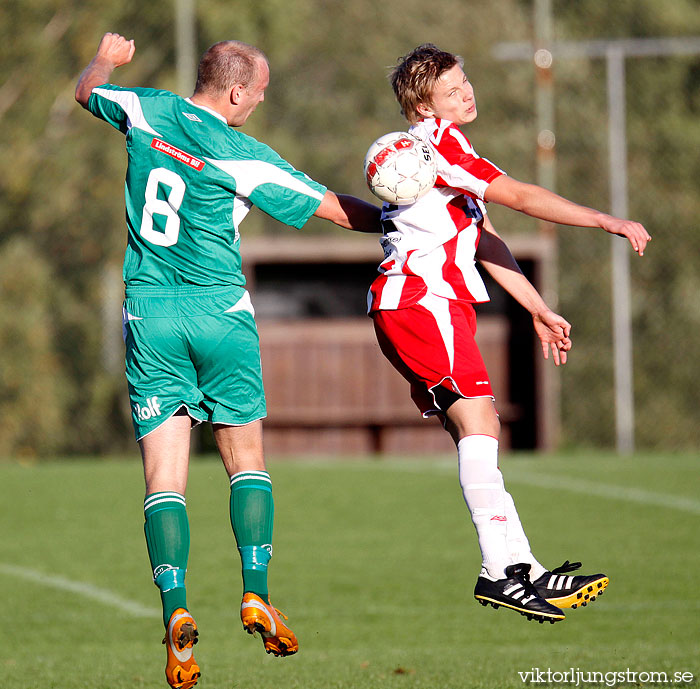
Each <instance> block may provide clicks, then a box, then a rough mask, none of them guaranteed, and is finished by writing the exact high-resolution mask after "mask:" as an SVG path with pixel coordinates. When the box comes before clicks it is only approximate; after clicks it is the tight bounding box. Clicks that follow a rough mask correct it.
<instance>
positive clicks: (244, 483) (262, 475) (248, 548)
mask: <svg viewBox="0 0 700 689" xmlns="http://www.w3.org/2000/svg"><path fill="white" fill-rule="evenodd" d="M230 512H231V526H232V527H233V533H234V535H235V536H236V543H237V544H238V552H239V553H240V555H241V568H242V573H243V591H244V592H246V593H247V592H250V593H255V594H257V595H258V596H260V597H261V598H262V599H263V600H264V601H265V602H266V603H269V602H270V599H269V594H268V589H267V564H268V562H269V561H270V557H272V524H273V521H274V513H275V505H274V501H273V499H272V482H271V481H270V475H269V474H268V473H267V472H266V471H241V472H239V473H237V474H234V475H233V476H232V477H231V502H230Z"/></svg>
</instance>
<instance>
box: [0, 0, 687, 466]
mask: <svg viewBox="0 0 700 689" xmlns="http://www.w3.org/2000/svg"><path fill="white" fill-rule="evenodd" d="M552 20H553V36H554V38H555V39H557V40H584V39H597V38H608V39H609V38H633V37H634V38H636V37H680V36H697V35H700V3H699V2H698V0H666V1H661V2H660V1H659V0H618V2H615V3H609V2H607V0H578V1H577V2H575V3H572V2H568V1H565V0H553V2H552ZM195 26H196V41H197V46H196V48H197V53H198V54H199V53H201V52H202V51H203V50H205V49H206V48H207V47H208V46H209V45H211V44H212V43H214V42H216V41H219V40H223V39H228V38H237V39H240V40H244V41H247V42H249V43H253V44H255V45H257V46H259V47H260V48H261V49H263V50H264V51H265V53H266V54H267V55H268V57H269V59H270V63H271V68H272V79H271V83H270V87H269V89H268V92H267V94H266V99H265V103H264V104H263V105H262V106H261V107H260V108H259V109H258V110H257V111H256V113H255V115H254V116H253V117H252V118H251V120H250V122H249V124H248V125H246V127H245V129H244V131H246V132H247V133H249V134H251V135H253V136H255V137H257V138H259V139H261V140H263V141H265V142H266V143H268V144H269V145H271V146H272V147H273V148H275V149H276V150H277V151H278V152H279V153H280V154H281V155H282V156H284V157H285V158H287V159H288V160H289V161H290V162H292V163H293V164H294V165H295V166H296V167H297V168H299V169H302V170H304V171H305V172H307V173H308V174H309V175H310V176H312V177H314V178H315V179H318V180H319V181H321V182H323V183H324V184H326V185H328V186H329V187H330V188H331V189H333V190H335V191H339V192H345V193H352V194H355V195H357V196H360V197H363V198H365V199H367V200H371V196H370V194H369V192H368V191H367V189H366V188H365V185H364V180H363V176H362V160H363V157H364V153H365V151H366V150H367V147H368V145H369V143H371V142H372V141H373V140H374V139H375V138H377V136H379V135H381V134H383V133H385V132H387V131H392V130H395V129H401V128H404V127H405V124H404V121H403V120H402V118H401V116H400V114H399V110H398V107H397V105H396V103H395V101H394V99H393V95H392V93H391V89H390V87H389V86H388V83H387V80H386V74H387V72H388V70H389V68H390V67H391V66H392V65H394V64H395V62H396V59H397V58H398V57H399V56H401V55H403V54H405V53H406V52H408V51H409V50H410V49H412V48H413V47H414V46H416V45H418V44H419V43H423V42H426V41H432V42H435V43H437V44H438V45H439V46H441V47H443V48H444V49H446V50H450V51H452V52H456V53H459V54H461V55H462V56H463V57H464V58H465V71H466V72H467V74H468V75H469V76H470V79H471V80H472V83H473V84H474V88H475V90H476V94H477V99H478V103H479V113H480V117H479V119H478V120H477V121H476V122H475V123H474V124H473V125H472V126H470V128H469V131H468V135H469V137H470V139H471V140H472V142H473V144H474V146H475V148H476V150H477V151H478V152H479V153H480V154H481V155H483V156H485V157H487V158H489V159H491V160H493V161H494V162H495V163H497V164H498V165H499V166H501V167H503V168H504V169H505V170H506V171H507V172H508V173H509V174H511V175H513V176H514V177H516V178H518V179H521V180H524V181H535V180H536V135H537V128H536V122H535V119H536V118H535V70H534V67H533V64H532V63H531V62H528V61H522V62H499V61H497V60H496V59H495V58H494V55H493V53H492V48H493V46H494V45H495V44H496V43H497V42H502V41H529V40H532V37H533V0H497V1H495V2H490V3H486V2H480V1H478V0H440V1H439V2H436V3H425V2H423V1H419V0H385V1H384V2H382V3H375V2H370V1H369V0H353V1H352V2H339V1H338V2H336V1H334V0H330V1H328V0H326V1H324V2H322V1H321V0H292V1H289V0H285V1H284V2H283V1H282V0H267V1H266V2H260V3H254V2H236V1H233V2H231V1H230V0H229V1H227V2H220V1H216V0H198V1H197V3H196V18H195ZM106 31H116V32H120V33H123V34H124V35H126V36H127V37H128V38H134V39H135V41H136V46H137V53H136V56H135V59H134V61H133V63H132V64H130V65H128V66H126V67H124V68H121V69H120V70H118V71H117V72H116V73H115V74H114V77H113V80H114V81H115V82H116V83H119V84H122V85H138V86H153V87H159V88H166V89H170V90H175V91H177V90H178V75H177V73H176V67H175V65H176V47H175V45H176V44H175V5H174V3H173V2H166V1H164V0H154V1H153V2H149V3H142V2H136V1H135V0H126V1H122V2H119V3H117V2H110V1H109V0H100V1H99V2H98V1H97V0H81V1H80V2H77V1H74V2H71V1H65V2H50V1H49V0H21V1H19V0H6V1H5V2H3V3H2V5H0V34H1V36H2V40H0V55H1V57H0V64H2V76H0V127H1V128H2V137H0V157H1V159H2V161H3V165H2V166H1V167H0V414H1V416H2V424H0V456H11V455H25V456H42V455H49V454H57V453H58V454H67V453H83V452H84V453H88V452H89V453H94V452H111V451H118V450H122V449H124V448H125V447H129V448H132V449H133V444H132V443H133V441H132V433H131V428H130V423H129V420H128V416H127V414H125V413H124V404H125V399H126V389H125V388H126V386H125V384H124V382H123V374H122V369H121V365H120V363H119V357H120V353H119V347H120V343H119V339H118V332H119V329H118V324H119V323H118V321H119V313H118V308H117V309H116V310H113V309H112V304H113V303H115V301H116V303H117V305H118V299H119V297H118V295H117V296H116V297H115V295H114V293H113V287H111V286H112V285H113V284H114V276H115V274H116V275H118V274H119V270H120V263H121V258H122V252H123V247H124V244H125V230H124V219H123V218H124V211H123V197H122V185H123V175H124V168H125V155H124V150H123V140H122V138H121V136H120V135H119V134H118V133H117V132H114V131H111V130H108V128H106V127H105V125H104V124H102V123H100V122H98V121H97V120H95V119H94V118H92V117H91V116H90V115H88V114H87V113H85V112H83V111H82V110H81V108H80V107H79V106H78V105H77V104H76V103H75V102H74V100H73V90H74V86H75V82H76V79H77V77H78V75H79V73H80V71H81V70H82V69H83V67H84V66H85V65H86V64H87V62H88V61H89V60H90V58H91V57H92V55H93V54H94V51H95V49H96V47H97V44H98V42H99V39H100V37H101V36H102V34H103V33H104V32H106ZM626 68H627V82H626V103H627V128H628V131H627V134H628V161H629V175H630V176H629V209H630V215H631V216H632V217H634V218H635V219H638V220H640V221H642V222H643V223H644V224H645V226H646V227H647V229H648V230H649V231H650V233H651V234H652V236H653V237H654V241H653V242H652V244H651V246H650V247H649V249H648V251H647V254H646V255H645V257H644V258H643V259H641V260H640V259H637V258H635V257H633V258H632V261H631V263H632V316H633V326H634V387H635V402H636V441H637V445H638V447H640V448H645V449H658V448H668V449H681V448H696V447H698V445H699V444H700V443H699V441H700V411H699V410H698V409H699V405H698V393H697V389H696V386H697V382H696V381H697V378H698V373H700V367H699V366H698V355H697V351H698V349H699V348H700V328H699V326H700V272H699V271H698V269H697V264H698V259H697V257H698V254H699V253H700V236H699V235H698V232H697V217H698V216H699V215H700V212H699V211H700V199H699V197H698V193H697V180H698V178H699V177H700V174H699V173H700V169H699V168H700V156H698V151H700V117H698V115H699V112H700V88H699V85H700V56H698V55H695V56H692V55H691V56H685V57H682V56H679V57H645V58H630V59H629V60H627V63H626ZM553 74H554V97H555V131H556V135H557V149H556V155H557V158H556V183H555V186H556V190H557V191H558V192H559V193H562V194H563V195H565V196H567V197H569V198H572V199H573V200H575V201H577V202H580V203H583V204H586V205H591V206H594V207H597V208H600V209H601V210H609V208H610V198H609V191H608V188H609V180H608V163H607V160H608V143H607V142H608V138H607V103H606V92H605V83H606V82H605V79H606V74H605V64H604V61H603V60H590V59H587V58H575V59H566V60H561V61H555V64H554V69H553ZM194 77H195V75H194V74H192V78H191V84H192V85H193V84H194ZM190 93H191V88H189V89H188V91H187V92H186V93H182V95H190ZM492 218H493V220H494V224H495V225H496V228H497V229H499V231H501V233H502V234H503V235H504V236H505V237H506V239H507V238H508V237H509V236H513V235H515V234H517V233H535V232H537V226H536V224H535V222H534V221H533V220H531V219H529V218H526V217H524V216H519V215H518V214H516V213H513V212H510V211H507V210H502V209H492ZM288 232H289V230H287V229H286V228H284V227H282V226H281V225H278V224H276V223H274V222H273V221H270V220H269V219H267V218H266V217H265V216H263V214H261V213H259V212H254V213H252V214H251V216H250V217H249V219H247V220H246V222H245V224H244V225H243V230H242V234H243V237H244V239H243V252H244V253H245V237H246V236H253V235H256V234H257V235H260V234H269V235H270V236H277V235H279V234H284V233H288ZM321 232H323V233H338V232H339V230H336V229H335V228H332V227H331V226H330V225H329V224H328V223H325V224H324V223H322V222H320V221H315V220H314V221H312V222H310V223H309V225H308V226H307V227H306V228H305V229H304V233H321ZM557 236H558V255H559V258H558V261H559V265H558V274H559V285H558V291H559V304H558V308H559V310H560V312H561V313H563V314H564V315H565V316H566V317H567V318H568V320H570V321H571V322H572V323H573V324H574V331H573V334H574V338H575V350H574V353H573V355H572V357H571V359H570V363H569V364H568V365H567V367H566V369H565V370H564V371H563V372H562V389H563V390H564V394H563V395H562V424H563V428H562V434H561V441H562V444H563V445H565V446H569V447H572V446H582V445H585V446H593V447H612V446H613V445H614V442H615V436H614V434H615V431H614V419H613V417H614V409H613V372H612V337H611V316H610V310H611V306H610V299H611V297H610V292H611V289H610V240H609V238H608V237H607V236H606V235H604V233H602V232H594V231H591V230H574V229H571V228H560V229H559V230H558V231H557ZM358 241H367V238H364V240H363V239H362V238H359V239H358ZM380 257H381V256H380V251H379V247H377V260H378V261H379V259H380ZM358 299H359V300H360V301H362V300H363V299H364V293H360V294H358ZM115 348H116V350H115ZM115 351H116V355H115ZM115 362H116V363H115Z"/></svg>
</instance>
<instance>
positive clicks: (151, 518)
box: [143, 492, 190, 627]
mask: <svg viewBox="0 0 700 689" xmlns="http://www.w3.org/2000/svg"><path fill="white" fill-rule="evenodd" d="M143 511H144V515H145V517H146V523H145V524H144V527H143V530H144V533H145V534H146V546H147V547H148V556H149V558H150V560H151V567H152V569H153V581H154V583H155V585H156V586H157V587H158V588H159V589H160V599H161V602H162V604H163V622H164V624H165V626H166V627H167V626H168V622H169V620H170V616H171V615H172V614H173V612H174V611H175V610H177V608H185V609H186V608H187V597H186V591H185V572H186V571H187V558H188V555H189V551H190V526H189V522H188V521H187V509H186V507H185V497H184V496H183V495H180V494H179V493H173V492H166V493H151V494H150V495H147V496H146V500H145V501H144V503H143Z"/></svg>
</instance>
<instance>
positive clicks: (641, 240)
mask: <svg viewBox="0 0 700 689" xmlns="http://www.w3.org/2000/svg"><path fill="white" fill-rule="evenodd" d="M600 226H601V227H602V228H603V229H604V230H605V231H606V232H609V233H610V234H616V235H618V236H619V237H627V239H629V242H630V244H631V245H632V248H633V249H634V250H635V251H636V252H637V253H638V254H639V255H640V256H644V249H645V248H646V245H647V242H650V241H651V236H650V235H649V233H648V232H647V231H646V230H645V229H644V226H643V225H642V224H640V223H638V222H634V221H632V220H623V219H622V218H616V217H614V216H612V215H603V217H602V219H601V222H600Z"/></svg>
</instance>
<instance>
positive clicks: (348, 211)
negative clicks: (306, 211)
mask: <svg viewBox="0 0 700 689" xmlns="http://www.w3.org/2000/svg"><path fill="white" fill-rule="evenodd" d="M314 215H316V216H318V217H319V218H323V219H324V220H330V221H331V222H334V223H335V224H336V225H340V226H341V227H344V228H345V229H347V230H355V231H357V232H381V231H382V226H381V224H380V222H379V221H380V218H381V215H382V212H381V210H380V209H379V208H377V206H374V205H372V204H371V203H367V202H366V201H362V199H358V198H355V197H354V196H349V195H347V194H335V193H334V192H332V191H327V192H326V194H325V196H324V197H323V201H321V205H320V206H319V207H318V208H317V209H316V212H315V213H314Z"/></svg>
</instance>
